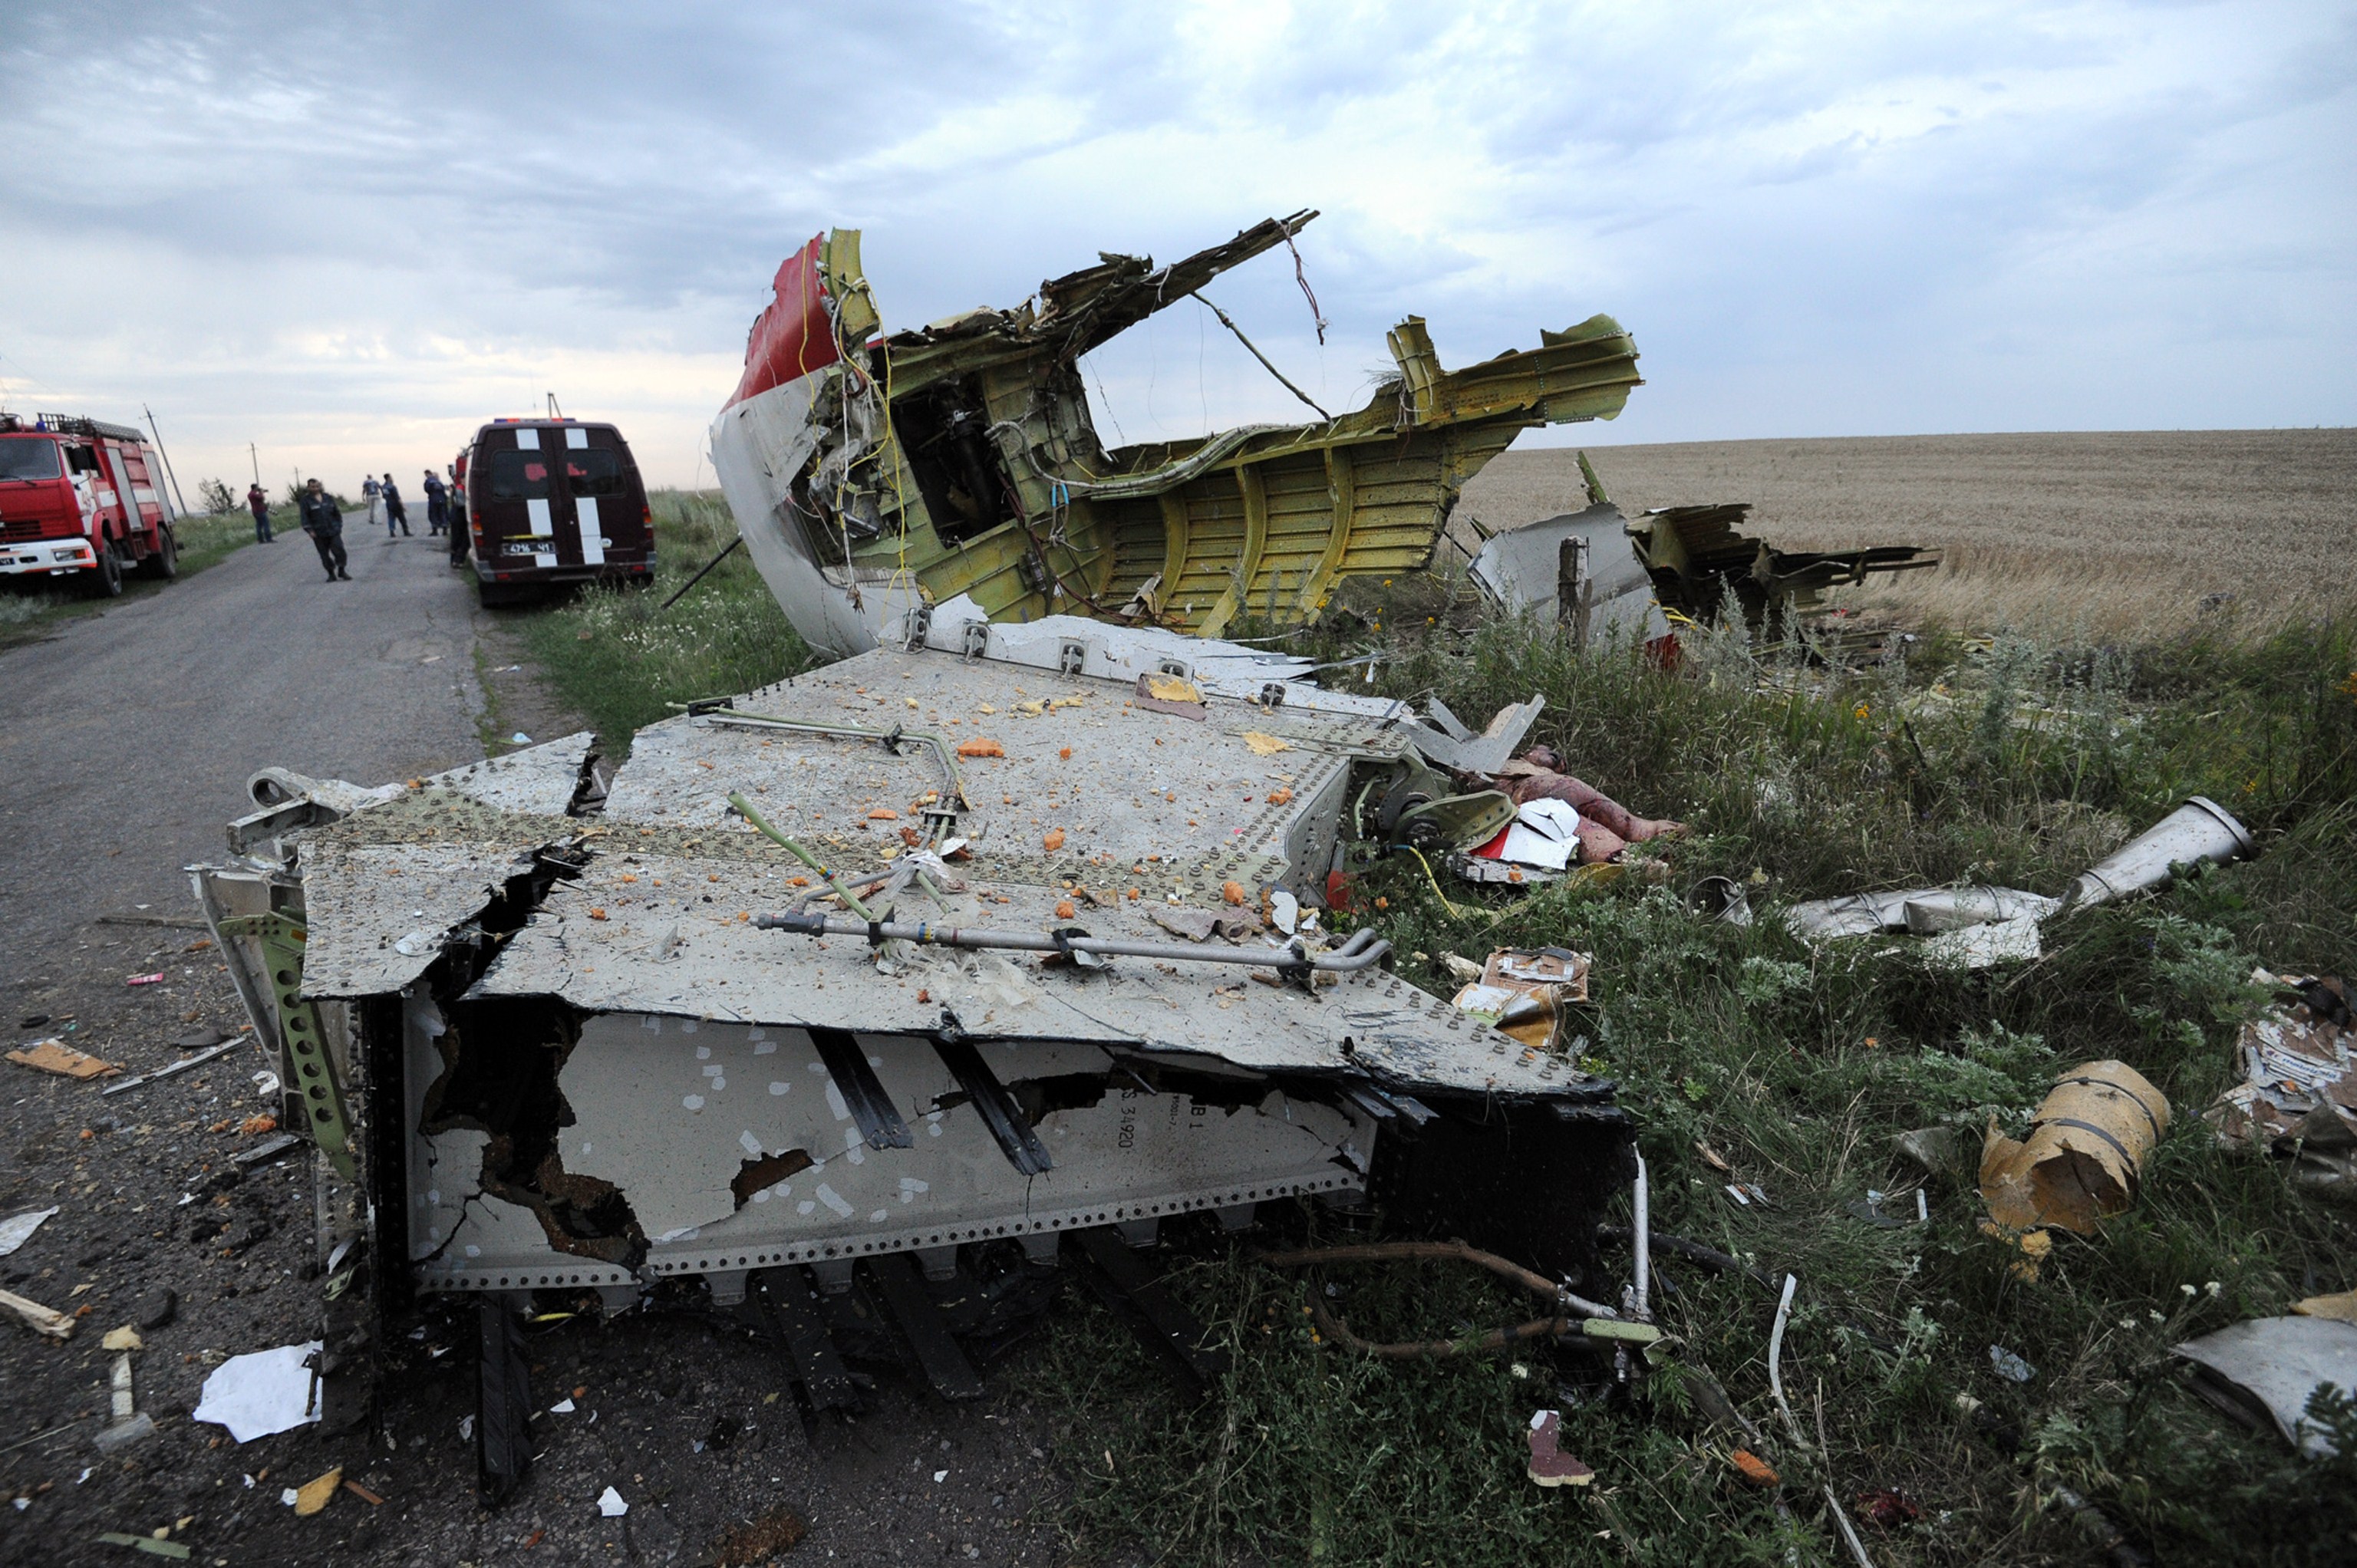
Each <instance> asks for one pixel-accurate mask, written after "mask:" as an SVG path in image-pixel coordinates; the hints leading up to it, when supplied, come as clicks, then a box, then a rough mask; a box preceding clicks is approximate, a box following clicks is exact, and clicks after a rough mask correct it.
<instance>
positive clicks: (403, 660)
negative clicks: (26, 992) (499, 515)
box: [0, 522, 493, 952]
mask: <svg viewBox="0 0 2357 1568" xmlns="http://www.w3.org/2000/svg"><path fill="white" fill-rule="evenodd" d="M416 526H417V527H418V529H419V532H418V534H417V536H416V537H414V538H404V539H398V540H393V541H391V542H388V541H387V540H386V539H385V538H384V536H383V533H382V530H381V529H380V530H378V531H376V532H374V533H371V531H370V530H369V529H368V528H367V527H366V525H365V524H364V523H357V522H348V523H347V524H346V525H345V530H344V542H345V547H346V550H347V552H348V553H349V554H350V563H351V575H352V580H351V581H350V582H349V583H329V582H328V581H327V580H326V574H325V573H323V572H322V571H321V570H320V567H319V560H318V556H317V553H316V552H315V551H314V550H313V549H312V546H311V542H310V541H309V540H308V539H307V538H306V537H305V536H304V535H303V534H301V533H299V532H296V533H282V534H280V535H279V536H278V539H277V541H276V542H274V543H272V544H268V545H250V546H248V547H246V548H245V549H242V550H240V551H237V552H236V553H233V554H231V556H230V557H229V558H228V559H227V560H225V561H222V562H221V563H220V564H217V565H215V566H213V567H211V568H210V569H209V570H207V571H204V572H201V573H199V574H198V575H195V576H193V577H190V578H188V579H187V580H186V581H184V582H179V583H175V584H173V585H171V586H170V587H169V588H167V590H166V591H164V592H162V593H159V594H155V595H152V596H148V597H145V598H142V599H138V600H135V601H130V602H126V603H124V604H123V605H121V606H120V607H115V608H111V609H109V610H107V611H106V612H105V613H104V614H103V615H100V616H92V617H88V618H81V619H78V620H74V621H71V622H69V623H68V624H67V625H66V627H65V628H64V630H63V631H62V632H61V633H60V635H59V636H58V637H56V638H54V639H51V640H49V641H47V642H40V643H35V644H32V645H30V646H28V647H23V648H16V649H12V650H8V651H6V652H5V653H0V714H5V719H0V835H5V836H0V842H5V843H6V844H7V846H8V847H7V850H6V852H5V864H6V865H7V868H8V875H6V876H5V877H0V929H5V930H7V931H8V932H9V933H10V940H11V942H12V944H13V945H14V946H15V947H16V950H18V951H19V952H22V951H23V950H25V949H26V948H27V946H41V945H46V944H47V943H48V942H50V941H53V940H57V939H59V938H60V937H64V936H66V935H68V934H69V933H70V932H71V931H73V930H75V929H78V928H80V927H81V926H83V925H85V924H86V923H88V922H89V921H91V920H93V919H95V918H98V917H99V916H101V915H106V914H123V913H127V912H135V911H137V910H139V909H141V908H146V909H148V910H150V911H152V912H156V913H169V914H170V915H173V916H192V915H193V914H194V913H195V905H194V901H193V899H192V897H191V896H190V894H189V891H188V879H187V877H185V876H183V875H181V873H180V867H181V866H183V865H187V864H188V863H189V862H191V861H195V860H203V859H212V858H216V857H218V856H220V855H221V854H223V853H225V847H226V846H225V844H224V842H223V839H222V825H223V824H224V823H225V822H228V821H229V820H230V819H231V817H235V816H239V815H242V814H243V813H244V812H245V811H251V810H253V805H252V804H251V801H250V798H249V797H248V796H247V795H246V793H245V780H246V779H247V778H248V777H249V776H250V775H252V774H253V771H254V770H255V769H256V768H263V767H267V766H270V765H273V764H275V765H278V766H282V767H286V768H293V769H295V770H296V772H298V773H307V774H311V775H313V776H315V777H325V778H342V779H350V780H352V781H353V782H355V783H360V784H378V783H382V782H384V781H385V780H387V779H397V778H412V777H414V776H415V775H417V774H419V773H422V772H426V771H429V770H432V769H436V768H448V767H451V766H454V765H456V764H458V763H462V762H467V761H469V760H472V759H473V758H475V757H479V756H481V755H482V746H481V743H480V740H479V736H478V732H477V727H476V719H477V717H478V715H479V714H481V713H482V712H483V709H484V696H483V691H482V688H481V685H480V683H479V680H478V677H477V674H476V665H475V658H474V654H475V649H476V645H477V642H478V640H479V639H480V638H481V637H483V636H484V635H486V634H489V633H490V632H491V631H492V629H493V628H492V625H491V622H490V617H489V616H488V615H487V614H486V612H484V611H483V610H482V609H481V608H479V607H478V606H477V605H476V603H475V596H474V592H473V587H472V582H471V577H470V575H469V574H468V573H466V572H460V571H453V570H452V569H451V568H450V566H449V564H448V559H447V554H446V553H445V550H444V546H443V542H442V541H441V540H439V539H435V538H428V537H426V536H425V532H424V525H423V524H418V525H416Z"/></svg>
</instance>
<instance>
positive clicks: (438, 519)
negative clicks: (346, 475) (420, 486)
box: [361, 468, 450, 539]
mask: <svg viewBox="0 0 2357 1568" xmlns="http://www.w3.org/2000/svg"><path fill="white" fill-rule="evenodd" d="M424 489H425V532H426V533H427V534H428V535H429V536H431V535H433V534H436V533H447V532H450V487H449V486H447V485H446V484H444V483H443V482H442V476H441V475H439V474H437V473H436V472H435V471H434V470H433V469H431V468H428V469H426V470H425V486H424ZM361 497H362V498H363V499H365V500H367V502H368V509H369V521H371V522H374V521H376V509H377V504H378V503H379V502H380V501H382V503H383V504H384V536H385V537H386V538H387V539H391V538H392V537H393V530H394V529H396V528H398V529H399V530H400V531H401V532H403V533H404V534H408V533H409V532H410V528H409V507H408V505H407V503H406V502H404V501H403V499H401V487H399V486H398V485H396V484H394V483H393V476H392V475H391V474H387V475H386V476H385V477H384V478H383V481H382V483H380V482H379V481H378V479H377V478H376V476H375V475H373V474H371V475H370V476H369V477H368V478H366V479H364V480H362V481H361Z"/></svg>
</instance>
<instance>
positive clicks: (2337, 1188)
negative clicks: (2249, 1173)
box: [2201, 970, 2357, 1203]
mask: <svg viewBox="0 0 2357 1568" xmlns="http://www.w3.org/2000/svg"><path fill="white" fill-rule="evenodd" d="M2251 979H2252V981H2253V982H2254V983H2256V984H2260V985H2265V986H2268V987H2270V988H2272V989H2274V990H2275V991H2276V993H2277V1001H2276V1006H2275V1007H2273V1008H2272V1009H2270V1010H2269V1011H2268V1012H2267V1013H2266V1015H2264V1016H2262V1017H2260V1018H2257V1019H2255V1020H2254V1021H2252V1022H2251V1023H2249V1024H2247V1025H2245V1026H2244V1028H2243V1032H2242V1035H2241V1036H2240V1037H2239V1038H2237V1039H2236V1041H2235V1042H2234V1048H2235V1050H2236V1051H2237V1052H2238V1053H2239V1054H2240V1056H2241V1058H2242V1069H2243V1081H2242V1082H2240V1083H2238V1084H2236V1085H2235V1086H2234V1087H2233V1088H2232V1089H2230V1090H2227V1091H2226V1092H2225V1093H2224V1094H2222V1095H2221V1096H2220V1097H2219V1098H2218V1101H2217V1102H2216V1103H2215V1104H2213V1105H2212V1106H2211V1107H2210V1109H2209V1110H2207V1111H2205V1112H2202V1113H2201V1119H2202V1120H2203V1121H2204V1122H2208V1123H2209V1124H2210V1125H2211V1127H2212V1128H2213V1129H2214V1130H2215V1131H2216V1133H2217V1134H2218V1137H2219V1138H2220V1140H2221V1141H2222V1142H2224V1143H2226V1144H2232V1145H2235V1146H2239V1147H2253V1146H2256V1147H2264V1148H2266V1149H2267V1150H2268V1151H2269V1152H2271V1153H2273V1154H2274V1155H2277V1156H2278V1157H2281V1158H2287V1159H2289V1160H2290V1161H2291V1162H2292V1166H2291V1171H2290V1176H2291V1182H2292V1185H2293V1186H2295V1187H2299V1188H2300V1189H2301V1190H2302V1191H2305V1192H2308V1193H2310V1194H2312V1195H2314V1196H2316V1197H2330V1198H2334V1199H2337V1200H2339V1201H2341V1202H2344V1203H2346V1202H2357V1072H2352V1071H2351V1070H2350V1069H2351V1065H2352V1047H2357V1028H2353V1027H2352V1017H2351V1013H2350V1004H2349V990H2348V986H2347V984H2346V983H2344V982H2342V981H2340V980H2337V979H2327V978H2319V977H2317V976H2312V975H2299V974H2285V975H2276V974H2270V973H2268V972H2266V970H2260V971H2258V972H2255V974H2253V975H2252V976H2251Z"/></svg>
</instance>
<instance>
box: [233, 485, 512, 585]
mask: <svg viewBox="0 0 2357 1568" xmlns="http://www.w3.org/2000/svg"><path fill="white" fill-rule="evenodd" d="M423 489H425V532H426V533H427V534H428V535H429V536H430V535H433V534H436V533H440V534H447V535H448V537H449V540H450V564H451V565H453V566H457V565H461V564H464V563H465V561H466V559H467V531H466V529H465V528H464V527H462V526H457V525H454V523H453V521H452V517H451V512H450V494H451V489H452V486H451V485H450V484H447V483H445V482H444V480H443V478H442V476H441V475H439V474H437V473H436V472H435V471H434V470H433V469H431V468H428V469H426V470H425V484H424V486H423ZM361 496H362V497H364V498H365V499H367V501H368V510H369V521H371V523H373V522H374V521H376V512H377V506H378V504H379V503H380V502H382V504H383V507H384V536H385V538H387V539H393V538H394V537H395V536H396V535H395V532H394V531H395V530H396V529H397V530H399V532H401V533H403V534H408V533H410V532H411V530H410V527H409V509H408V507H407V505H406V504H404V502H403V500H402V499H401V490H400V489H399V488H398V487H397V486H395V485H394V484H393V476H392V475H391V474H387V475H385V476H384V477H383V478H382V480H380V479H379V478H377V477H376V476H375V475H373V474H371V475H370V476H368V478H367V482H365V483H364V484H362V485H361ZM245 504H246V505H247V507H249V508H250V509H252V510H253V537H254V540H255V542H257V543H262V544H269V543H272V542H274V539H273V536H272V533H271V530H270V496H269V494H268V492H266V491H265V490H264V489H263V488H262V482H261V481H260V480H259V479H257V480H255V481H254V483H253V488H251V489H248V490H247V491H246V492H245ZM295 508H296V513H297V514H298V515H299V516H300V517H301V519H302V523H303V532H305V533H307V534H308V535H310V537H311V543H312V545H313V546H314V547H315V548H317V551H318V552H319V564H320V565H321V566H323V567H325V568H327V573H328V581H329V582H330V583H349V582H350V581H351V580H352V575H351V573H350V571H349V570H347V567H348V566H349V565H350V555H349V554H348V553H346V551H345V549H344V514H343V510H342V509H341V508H340V507H339V506H338V505H337V504H336V498H335V497H333V496H331V495H329V494H328V491H327V487H326V486H324V485H322V484H321V483H320V482H319V481H318V480H317V479H308V480H306V481H305V482H304V485H303V489H302V492H301V493H300V494H299V495H297V496H296V499H295ZM413 537H414V535H413Z"/></svg>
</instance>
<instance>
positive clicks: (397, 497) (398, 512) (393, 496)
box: [384, 474, 409, 539]
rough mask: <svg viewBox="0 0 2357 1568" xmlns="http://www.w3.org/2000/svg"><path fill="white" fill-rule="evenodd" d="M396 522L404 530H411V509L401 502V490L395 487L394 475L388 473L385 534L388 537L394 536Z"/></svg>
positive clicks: (385, 492)
mask: <svg viewBox="0 0 2357 1568" xmlns="http://www.w3.org/2000/svg"><path fill="white" fill-rule="evenodd" d="M395 523H399V524H400V525H401V532H404V533H407V532H409V509H408V508H407V507H405V506H404V505H402V504H401V492H400V491H399V490H398V489H394V488H393V476H392V475H391V474H387V475H386V476H385V477H384V536H385V537H386V538H387V539H391V538H392V537H393V525H394V524H395Z"/></svg>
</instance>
